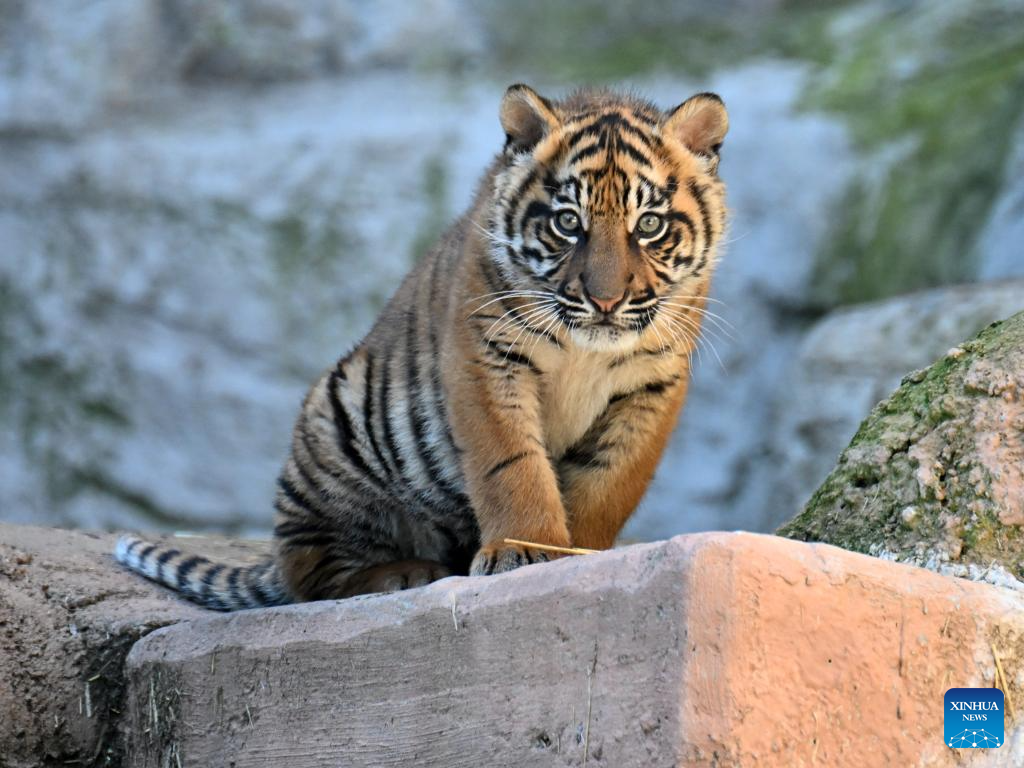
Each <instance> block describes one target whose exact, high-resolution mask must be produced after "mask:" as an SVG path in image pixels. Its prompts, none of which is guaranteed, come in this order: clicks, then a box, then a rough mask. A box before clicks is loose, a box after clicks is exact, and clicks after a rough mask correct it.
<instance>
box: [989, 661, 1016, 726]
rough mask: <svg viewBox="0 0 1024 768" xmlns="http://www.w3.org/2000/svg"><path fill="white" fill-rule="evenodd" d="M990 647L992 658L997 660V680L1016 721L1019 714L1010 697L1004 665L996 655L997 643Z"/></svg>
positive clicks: (1011, 716)
mask: <svg viewBox="0 0 1024 768" xmlns="http://www.w3.org/2000/svg"><path fill="white" fill-rule="evenodd" d="M989 647H990V648H991V649H992V658H993V659H995V660H996V675H997V680H998V681H1000V682H1001V688H1002V689H1003V696H1005V697H1006V708H1007V709H1008V710H1010V719H1011V720H1016V719H1017V712H1016V711H1015V710H1014V708H1013V698H1012V697H1011V696H1010V686H1009V685H1007V684H1006V674H1005V673H1004V672H1003V663H1002V662H1001V661H1000V660H999V654H998V653H996V646H995V643H990V644H989Z"/></svg>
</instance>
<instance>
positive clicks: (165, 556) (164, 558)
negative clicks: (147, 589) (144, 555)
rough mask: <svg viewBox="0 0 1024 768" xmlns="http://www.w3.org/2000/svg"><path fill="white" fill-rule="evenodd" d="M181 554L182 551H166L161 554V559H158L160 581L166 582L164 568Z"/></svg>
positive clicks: (157, 570)
mask: <svg viewBox="0 0 1024 768" xmlns="http://www.w3.org/2000/svg"><path fill="white" fill-rule="evenodd" d="M180 554H181V550H180V549H165V550H164V551H163V552H161V553H160V557H158V558H157V559H156V576H157V578H158V579H160V581H164V580H166V577H165V576H164V566H165V565H167V563H169V562H170V561H171V560H173V559H174V558H176V557H177V556H178V555H180Z"/></svg>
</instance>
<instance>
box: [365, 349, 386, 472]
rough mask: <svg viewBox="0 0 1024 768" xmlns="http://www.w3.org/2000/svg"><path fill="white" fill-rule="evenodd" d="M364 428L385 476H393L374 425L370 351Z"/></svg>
mask: <svg viewBox="0 0 1024 768" xmlns="http://www.w3.org/2000/svg"><path fill="white" fill-rule="evenodd" d="M363 429H364V430H366V435H367V437H369V438H370V447H371V448H372V449H373V455H374V456H375V457H376V458H377V462H378V463H379V464H380V466H381V469H382V470H384V476H385V478H388V477H391V467H389V466H388V463H387V462H386V461H385V460H384V453H383V452H382V451H381V449H380V443H379V442H377V430H376V429H374V426H373V357H372V356H371V355H370V353H369V352H367V353H366V374H365V376H364V377H363Z"/></svg>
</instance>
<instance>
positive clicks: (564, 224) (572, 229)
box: [554, 211, 580, 235]
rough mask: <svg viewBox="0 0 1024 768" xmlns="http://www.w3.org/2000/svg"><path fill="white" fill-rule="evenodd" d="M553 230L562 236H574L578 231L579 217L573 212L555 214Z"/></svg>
mask: <svg viewBox="0 0 1024 768" xmlns="http://www.w3.org/2000/svg"><path fill="white" fill-rule="evenodd" d="M554 221H555V228H556V229H558V231H559V232H561V233H562V234H563V235H575V234H577V233H578V232H579V230H580V217H579V216H577V215H576V214H575V213H574V212H573V211H561V212H560V213H556V214H555V219H554Z"/></svg>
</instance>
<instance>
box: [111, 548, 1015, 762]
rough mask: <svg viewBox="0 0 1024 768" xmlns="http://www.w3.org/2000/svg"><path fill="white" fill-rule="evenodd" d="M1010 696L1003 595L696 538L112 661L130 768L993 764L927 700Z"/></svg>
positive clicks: (249, 619) (875, 567) (185, 639)
mask: <svg viewBox="0 0 1024 768" xmlns="http://www.w3.org/2000/svg"><path fill="white" fill-rule="evenodd" d="M993 645H994V646H995V648H996V649H997V650H996V652H997V653H998V654H999V657H1000V660H1001V664H1002V666H1003V669H1004V670H1007V675H1008V676H1009V681H1010V682H1009V690H1008V692H1007V695H1008V698H1011V697H1012V698H1015V699H1016V700H1017V701H1020V700H1021V697H1022V696H1024V688H1022V680H1021V675H1020V670H1021V668H1022V666H1021V665H1022V664H1024V597H1022V596H1019V595H1017V594H1015V593H1012V592H1010V591H1007V590H1001V589H999V588H996V587H991V586H987V585H981V584H973V583H970V582H967V581H963V580H959V579H949V578H946V577H942V576H938V575H936V574H933V573H929V572H927V571H924V570H921V569H916V568H910V567H907V566H901V565H894V564H891V563H886V562H883V561H880V560H877V559H874V558H867V557H864V556H861V555H855V554H851V553H848V552H844V551H841V550H838V549H835V548H833V547H829V546H824V545H806V544H799V543H796V542H791V541H786V540H784V539H777V538H773V537H766V536H757V535H752V534H704V535H693V536H684V537H679V538H676V539H673V540H671V541H667V542H659V543H655V544H649V545H638V546H633V547H628V548H625V549H621V550H616V551H613V552H608V553H602V554H598V555H590V556H586V557H581V558H573V559H569V560H563V561H560V562H556V563H552V564H545V565H541V566H530V567H526V568H522V569H520V570H518V571H515V572H513V573H511V574H507V575H503V576H500V577H485V578H476V579H446V580H444V581H441V582H437V583H435V584H433V585H430V586H428V587H426V588H423V589H420V590H416V591H415V592H409V593H402V594H396V595H391V596H381V597H368V598H357V599H353V600H348V601H343V602H340V603H318V604H306V605H299V606H290V607H285V608H282V609H272V610H266V611H249V612H243V613H238V614H233V615H227V616H215V617H212V618H203V619H200V620H197V621H194V622H190V623H189V624H187V625H179V626H177V627H169V628H167V629H163V630H158V631H156V632H154V633H152V634H150V635H148V636H147V637H146V638H144V639H143V640H141V641H140V642H139V643H137V644H136V646H135V647H134V649H133V650H132V652H131V654H130V656H129V659H128V678H129V693H128V706H129V710H128V712H129V718H130V719H129V723H130V726H129V728H128V729H127V731H128V733H129V734H130V737H131V743H130V746H129V752H128V754H129V759H130V761H131V764H133V765H136V766H140V768H142V767H143V766H147V767H148V766H153V767H154V768H155V767H156V766H163V765H168V764H169V765H175V761H176V760H178V759H180V760H181V761H182V764H183V765H184V764H198V765H204V766H210V768H222V767H223V768H226V767H227V766H236V768H256V767H257V766H267V767H268V768H269V767H270V766H278V765H281V764H282V761H285V760H287V761H288V764H289V765H290V766H294V768H305V767H306V766H325V767H326V766H334V765H338V764H341V763H344V764H345V765H348V766H353V767H357V766H381V765H437V766H441V765H443V766H447V767H448V768H460V767H461V766H479V765H501V766H514V765H516V766H518V765H530V766H570V765H575V766H578V765H594V766H600V765H605V766H614V768H632V767H633V766H636V768H656V767H660V766H665V767H666V768H667V767H668V766H677V765H689V766H708V767H709V768H710V767H711V766H717V767H718V768H727V767H731V766H753V765H757V766H763V767H764V768H783V767H786V768H788V767H789V766H798V765H806V766H810V765H815V764H817V765H828V766H831V767H833V768H846V767H850V768H862V766H864V765H865V764H866V762H865V761H868V763H869V764H871V765H872V766H899V768H908V767H910V766H954V765H963V764H965V763H968V764H974V762H973V761H978V762H977V764H979V765H986V766H1010V765H1017V764H1019V762H1020V760H1022V759H1024V740H1022V736H1024V731H1022V730H1021V729H1020V728H1016V727H1014V726H1013V724H1012V723H1011V724H1009V726H1008V728H1007V734H1008V736H1007V740H1008V741H1007V744H1006V745H1005V746H1003V747H1002V748H1000V749H999V750H998V751H996V750H988V751H987V754H973V755H972V754H966V753H977V752H980V750H965V753H961V754H958V753H957V752H955V751H954V750H950V749H948V748H946V747H945V745H944V744H943V743H942V735H941V734H942V716H943V703H942V701H943V693H944V692H945V690H946V689H947V688H949V687H953V686H989V685H992V682H993V678H994V674H995V671H994V660H993V650H992V648H993Z"/></svg>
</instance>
